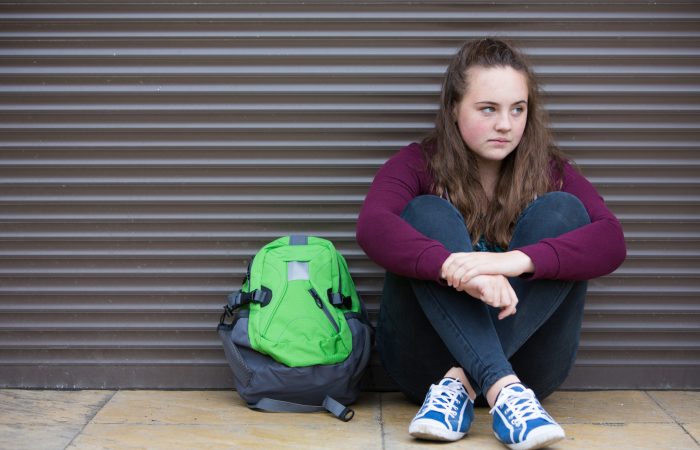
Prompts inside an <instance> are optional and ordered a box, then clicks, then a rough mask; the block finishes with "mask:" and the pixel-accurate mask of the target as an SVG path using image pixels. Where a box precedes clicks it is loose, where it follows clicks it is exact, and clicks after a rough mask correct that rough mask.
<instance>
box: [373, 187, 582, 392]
mask: <svg viewBox="0 0 700 450" xmlns="http://www.w3.org/2000/svg"><path fill="white" fill-rule="evenodd" d="M402 217H403V218H404V220H406V221H407V222H409V223H410V224H411V225H412V226H413V227H414V228H416V229H417V230H418V231H420V232H421V233H423V234H424V235H426V236H428V237H430V238H432V239H435V240H438V241H440V242H442V243H443V244H444V245H445V247H446V248H447V249H448V250H450V251H451V252H470V251H472V244H471V238H470V236H469V232H468V231H467V229H466V226H465V224H464V220H463V218H462V216H461V214H460V213H459V212H458V211H457V210H456V209H455V208H454V207H453V206H452V205H451V204H450V203H449V202H447V201H446V200H444V199H442V198H439V197H436V196H432V195H426V196H421V197H417V198H415V199H413V200H412V201H411V202H410V203H409V204H408V206H406V209H405V210H404V212H403V214H402ZM589 222H590V219H589V217H588V214H587V212H586V210H585V208H584V207H583V205H582V204H581V202H580V201H579V200H578V199H577V198H576V197H574V196H573V195H571V194H567V193H564V192H550V193H548V194H545V195H543V196H542V197H539V198H538V199H537V200H535V201H534V202H532V204H530V205H529V206H528V207H527V208H526V209H525V211H523V213H522V214H521V216H520V218H519V219H518V222H517V224H516V227H515V230H514V233H513V237H512V240H511V242H510V245H509V249H511V248H516V247H521V246H524V245H527V244H531V243H535V242H538V241H540V240H541V239H544V238H547V237H556V236H559V235H561V234H563V233H566V232H568V231H571V230H573V229H576V228H579V227H581V226H583V225H585V224H587V223H589ZM509 281H510V283H511V285H512V286H513V290H514V291H515V293H516V295H517V296H518V300H519V302H518V311H517V313H516V314H515V315H512V316H509V317H507V318H505V319H503V320H498V318H497V315H498V312H499V311H498V309H496V308H492V307H490V306H488V305H486V304H485V303H483V302H482V301H480V300H478V299H474V298H473V297H471V296H469V295H468V294H466V293H464V292H458V291H456V290H455V289H454V288H451V287H449V286H446V285H441V284H439V283H437V282H434V281H424V280H414V279H408V278H403V277H400V276H398V275H395V274H393V273H387V274H386V278H385V282H384V292H383V296H382V301H381V307H380V311H379V320H378V324H377V348H378V351H379V355H380V358H381V360H382V364H383V366H384V368H385V370H386V371H387V373H388V374H389V376H390V377H391V378H392V379H393V380H394V381H395V382H396V384H397V385H398V387H399V388H400V389H401V391H402V392H403V393H404V394H405V395H406V396H407V397H408V398H409V399H410V400H412V401H414V402H416V403H421V402H422V401H423V398H424V397H425V394H426V392H427V390H428V388H429V386H430V384H431V383H435V382H436V381H437V380H439V379H441V378H442V376H443V375H444V374H445V372H446V371H447V370H448V369H449V368H450V367H462V368H463V369H464V371H465V372H466V373H467V376H468V377H469V379H470V382H471V384H472V387H473V388H474V389H475V391H476V392H477V393H482V392H486V391H487V390H488V389H489V388H490V387H491V386H492V385H493V384H494V383H495V382H496V381H497V380H498V379H500V378H502V377H504V376H506V375H511V374H516V375H517V376H518V377H520V379H521V380H522V381H523V383H525V384H526V385H528V386H529V387H530V388H532V389H533V390H534V391H535V393H536V394H537V396H538V397H539V398H540V399H542V398H544V397H546V396H547V395H549V394H550V393H552V392H553V391H554V390H555V389H556V388H557V387H559V386H560V385H561V384H562V383H563V382H564V380H565V379H566V376H567V375H568V373H569V371H570V369H571V367H572V366H573V363H574V360H575V358H576V350H577V348H578V343H579V334H580V329H581V319H582V316H583V304H584V300H585V297H586V286H587V284H586V282H585V281H576V282H574V281H564V280H535V281H528V280H527V279H524V278H510V279H509Z"/></svg>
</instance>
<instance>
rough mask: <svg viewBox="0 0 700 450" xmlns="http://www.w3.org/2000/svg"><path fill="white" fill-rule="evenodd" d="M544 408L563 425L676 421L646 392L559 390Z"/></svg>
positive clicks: (547, 401) (550, 397)
mask: <svg viewBox="0 0 700 450" xmlns="http://www.w3.org/2000/svg"><path fill="white" fill-rule="evenodd" d="M542 405H543V406H544V408H545V409H546V410H547V412H548V413H549V414H550V415H551V416H552V417H554V419H555V420H556V421H557V422H559V423H561V424H567V423H589V424H596V423H600V424H608V423H609V424H621V423H633V422H634V423H671V422H673V418H672V417H671V416H670V415H668V414H667V413H666V412H665V411H664V410H663V409H662V408H661V407H660V406H659V405H658V404H657V403H656V402H655V401H654V400H653V399H651V398H650V397H649V396H648V395H647V394H646V393H645V392H643V391H594V392H577V391H558V392H555V393H554V394H552V395H551V396H549V397H548V398H546V399H545V400H544V401H543V402H542Z"/></svg>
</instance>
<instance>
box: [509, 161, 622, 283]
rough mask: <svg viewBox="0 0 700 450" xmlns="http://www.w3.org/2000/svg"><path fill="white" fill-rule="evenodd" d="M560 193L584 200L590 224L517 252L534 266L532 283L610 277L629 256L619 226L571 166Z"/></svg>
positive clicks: (594, 191) (603, 203)
mask: <svg viewBox="0 0 700 450" xmlns="http://www.w3.org/2000/svg"><path fill="white" fill-rule="evenodd" d="M561 190H562V191H564V192H568V193H570V194H573V195H575V196H576V197H577V198H578V199H579V200H581V203H583V206H584V207H585V208H586V211H587V212H588V216H589V217H590V219H591V223H590V224H588V225H585V226H583V227H580V228H577V229H575V230H573V231H570V232H568V233H565V234H562V235H561V236H559V237H556V238H548V239H543V240H541V241H540V242H538V243H536V244H532V245H527V246H525V247H521V248H518V249H517V250H520V251H522V252H523V253H525V254H526V255H528V256H529V257H530V259H532V262H533V263H534V265H535V272H534V273H533V274H532V276H531V277H530V279H562V280H588V279H592V278H596V277H599V276H602V275H607V274H609V273H611V272H612V271H614V270H615V269H617V268H618V267H619V266H620V264H622V262H623V261H624V260H625V257H626V254H627V250H626V247H625V238H624V235H623V233H622V226H621V225H620V222H619V221H618V220H617V218H616V217H615V215H614V214H613V213H612V212H611V211H610V210H609V209H608V208H607V206H606V205H605V202H604V201H603V198H602V197H601V196H600V194H598V192H597V191H596V189H595V187H593V185H592V184H591V183H590V182H589V181H588V180H587V179H586V178H585V177H584V176H583V175H581V174H580V173H579V172H578V171H576V170H575V169H574V168H573V167H571V165H569V164H565V165H564V173H563V185H562V188H561Z"/></svg>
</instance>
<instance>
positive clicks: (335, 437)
mask: <svg viewBox="0 0 700 450" xmlns="http://www.w3.org/2000/svg"><path fill="white" fill-rule="evenodd" d="M353 408H354V410H355V417H354V418H353V419H352V420H351V421H350V422H347V423H345V422H341V421H340V420H338V419H336V418H334V417H332V416H331V415H330V414H326V413H313V414H286V413H285V414H275V413H262V412H258V411H252V410H250V409H248V408H247V407H246V406H245V404H244V403H243V401H241V400H240V398H239V397H238V396H237V395H236V394H235V393H234V392H226V391H189V392H188V391H184V392H183V391H181V392H167V391H120V392H119V393H118V394H117V395H115V396H114V398H113V399H112V401H110V402H109V404H107V405H106V406H105V407H104V408H103V409H102V411H100V413H99V414H98V415H97V416H96V417H95V419H94V420H93V421H92V422H91V423H90V424H89V425H88V426H86V427H85V429H84V430H83V432H82V433H81V434H80V436H79V437H78V438H76V439H75V440H74V441H73V444H72V445H71V446H70V447H69V448H70V449H92V448H105V449H141V448H147V449H156V450H157V449H180V448H182V449H185V448H189V449H191V448H197V449H209V448H211V449H214V448H216V449H220V448H233V449H235V448H246V449H248V448H265V449H267V448H299V449H301V448H338V449H346V448H347V449H356V448H380V447H381V427H380V423H379V414H380V410H379V394H373V393H363V395H362V396H361V397H360V400H359V401H358V403H357V404H356V405H354V406H353Z"/></svg>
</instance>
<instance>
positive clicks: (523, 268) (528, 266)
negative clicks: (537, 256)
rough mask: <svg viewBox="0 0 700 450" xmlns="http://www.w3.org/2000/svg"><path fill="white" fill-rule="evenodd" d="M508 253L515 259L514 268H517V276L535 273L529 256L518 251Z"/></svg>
mask: <svg viewBox="0 0 700 450" xmlns="http://www.w3.org/2000/svg"><path fill="white" fill-rule="evenodd" d="M510 253H512V254H513V256H514V257H515V258H516V267H517V268H518V271H519V272H520V274H519V275H522V274H524V273H534V272H535V263H533V262H532V259H530V257H529V256H527V255H526V254H525V253H523V252H521V251H520V250H513V251H512V252H510Z"/></svg>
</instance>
